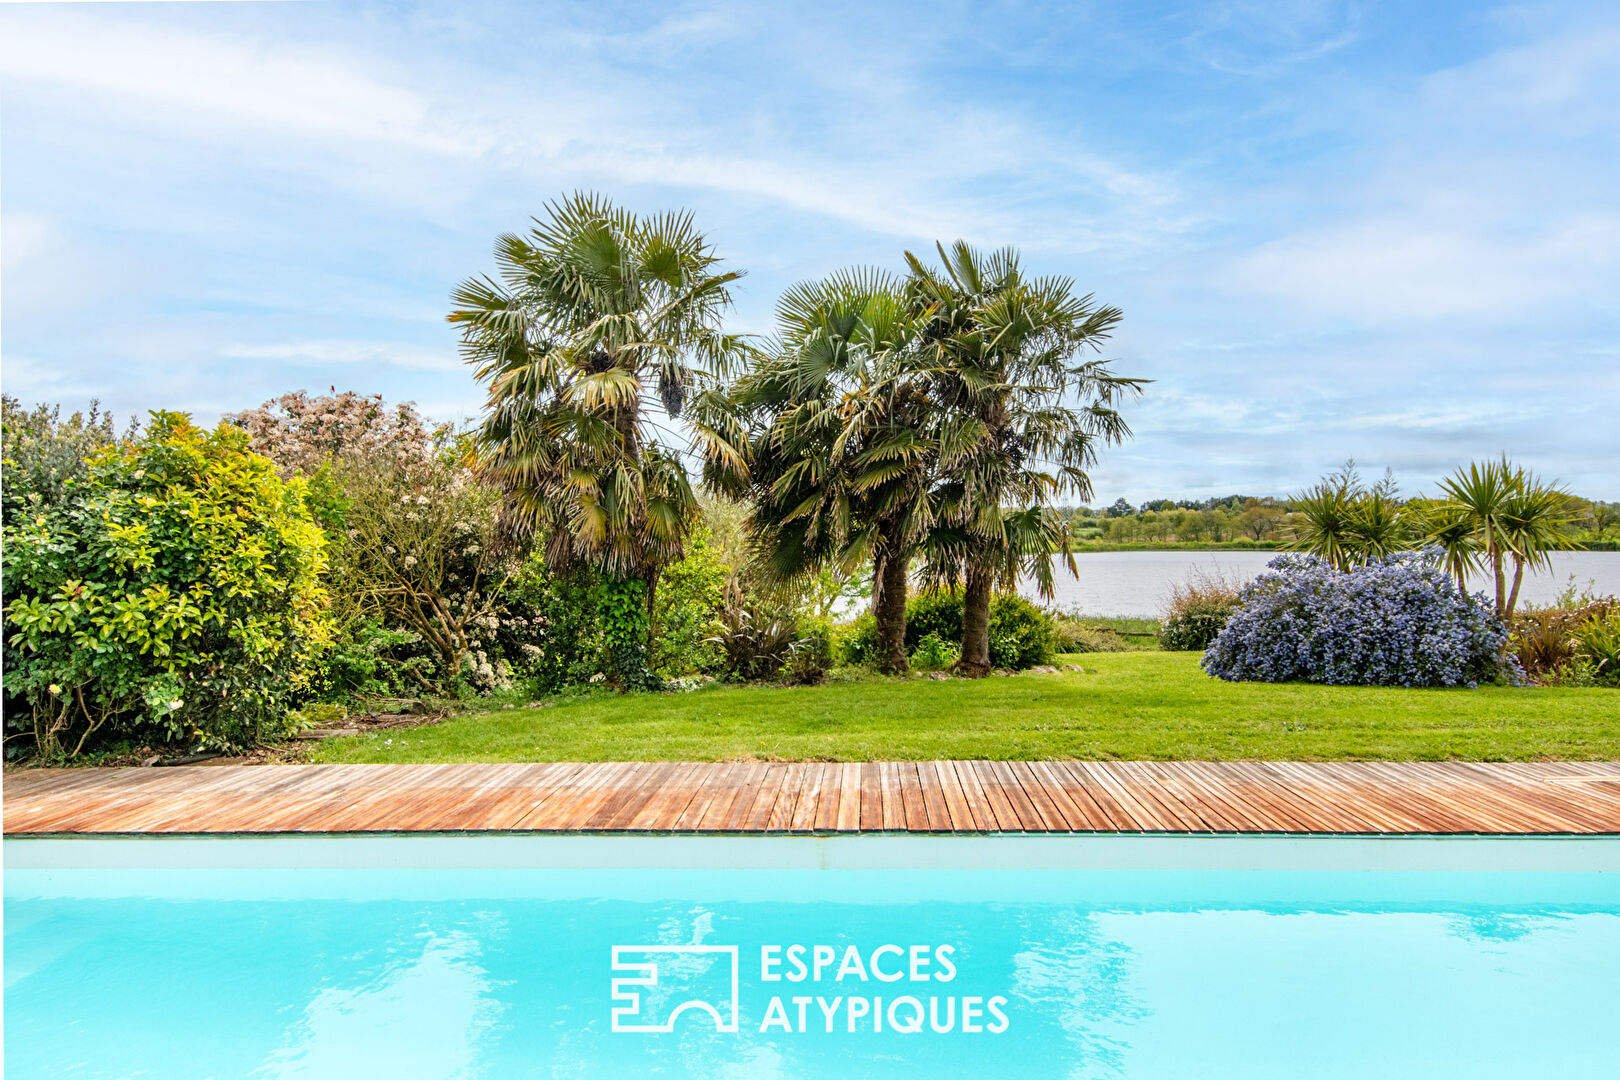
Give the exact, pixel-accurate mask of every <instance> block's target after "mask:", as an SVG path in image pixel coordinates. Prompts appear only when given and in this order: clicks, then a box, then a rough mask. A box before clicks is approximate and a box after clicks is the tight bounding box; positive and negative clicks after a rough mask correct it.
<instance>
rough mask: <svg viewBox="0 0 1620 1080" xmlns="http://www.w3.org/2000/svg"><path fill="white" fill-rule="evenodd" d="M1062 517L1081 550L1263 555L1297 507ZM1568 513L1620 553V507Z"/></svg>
mask: <svg viewBox="0 0 1620 1080" xmlns="http://www.w3.org/2000/svg"><path fill="white" fill-rule="evenodd" d="M1422 501H1423V500H1421V499H1410V500H1401V502H1402V503H1405V502H1413V503H1416V502H1422ZM1062 513H1064V514H1065V515H1066V516H1067V517H1068V520H1069V525H1070V529H1071V533H1072V535H1073V538H1074V540H1075V542H1076V544H1077V545H1079V546H1080V547H1081V548H1082V549H1083V550H1085V551H1134V550H1152V549H1153V548H1155V547H1162V546H1164V545H1166V544H1174V545H1177V546H1182V547H1208V548H1211V549H1215V550H1220V549H1223V548H1235V549H1238V550H1242V549H1245V548H1248V549H1254V550H1264V549H1267V548H1275V547H1281V546H1284V545H1286V544H1288V543H1289V542H1290V541H1291V540H1292V539H1293V538H1294V535H1295V529H1294V526H1295V515H1296V514H1298V513H1299V505H1298V503H1297V502H1296V501H1295V500H1294V499H1292V498H1277V497H1274V496H1270V495H1226V496H1222V497H1219V498H1209V499H1148V500H1147V501H1145V502H1143V503H1141V504H1140V505H1132V504H1131V503H1130V502H1129V501H1127V500H1125V499H1123V498H1121V499H1116V500H1115V501H1114V502H1113V503H1112V504H1110V505H1108V506H1105V507H1102V508H1100V509H1099V508H1095V507H1091V506H1072V507H1065V508H1063V510H1062ZM1568 513H1569V517H1570V521H1569V523H1568V524H1567V526H1566V529H1567V531H1568V534H1569V535H1570V536H1571V537H1572V538H1573V539H1576V540H1578V541H1579V542H1580V543H1581V545H1582V546H1583V547H1585V548H1586V549H1587V550H1589V551H1620V503H1614V502H1604V501H1601V500H1596V499H1585V498H1581V497H1580V496H1576V495H1571V496H1569V498H1568Z"/></svg>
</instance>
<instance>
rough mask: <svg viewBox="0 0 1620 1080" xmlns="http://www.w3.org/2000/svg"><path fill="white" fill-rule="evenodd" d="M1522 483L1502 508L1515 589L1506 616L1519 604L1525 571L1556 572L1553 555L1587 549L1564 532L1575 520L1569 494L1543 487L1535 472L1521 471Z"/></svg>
mask: <svg viewBox="0 0 1620 1080" xmlns="http://www.w3.org/2000/svg"><path fill="white" fill-rule="evenodd" d="M1517 479H1518V483H1517V484H1516V485H1515V490H1514V492H1513V494H1512V496H1511V497H1509V499H1508V500H1507V505H1506V506H1504V507H1503V508H1502V526H1503V534H1504V537H1505V539H1506V541H1507V548H1508V554H1509V556H1510V557H1511V558H1512V560H1513V587H1512V588H1511V589H1510V590H1509V591H1508V598H1507V607H1506V609H1505V610H1504V612H1503V614H1504V615H1512V614H1513V609H1514V608H1515V607H1517V606H1518V603H1519V586H1520V585H1522V584H1523V583H1524V571H1525V568H1526V567H1528V568H1529V569H1531V570H1537V569H1543V570H1550V569H1552V552H1554V551H1568V550H1570V549H1572V548H1578V547H1583V546H1584V545H1582V544H1580V543H1577V542H1576V541H1575V540H1574V539H1573V538H1572V537H1570V535H1569V534H1568V533H1567V532H1565V531H1564V528H1565V526H1567V525H1569V524H1571V523H1572V522H1573V521H1574V520H1575V515H1574V513H1573V512H1572V507H1571V505H1570V494H1569V492H1568V491H1566V490H1564V489H1563V488H1560V487H1558V486H1556V485H1554V484H1543V483H1542V482H1541V480H1540V478H1539V477H1537V476H1536V475H1535V474H1534V473H1531V472H1525V471H1523V470H1518V471H1517Z"/></svg>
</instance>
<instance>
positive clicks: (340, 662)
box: [304, 619, 432, 714]
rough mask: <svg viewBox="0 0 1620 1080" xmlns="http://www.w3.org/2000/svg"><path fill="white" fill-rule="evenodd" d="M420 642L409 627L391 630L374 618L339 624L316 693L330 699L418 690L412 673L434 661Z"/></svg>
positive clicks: (410, 692) (322, 665)
mask: <svg viewBox="0 0 1620 1080" xmlns="http://www.w3.org/2000/svg"><path fill="white" fill-rule="evenodd" d="M421 641H422V639H421V638H420V637H419V636H417V635H416V634H414V633H412V632H411V631H409V630H391V629H389V628H388V627H386V626H384V625H382V624H381V623H379V622H377V621H376V620H375V619H360V620H358V621H356V622H352V623H349V624H348V625H346V626H342V627H339V628H337V629H336V630H334V632H333V635H332V645H331V647H330V648H329V649H327V650H326V653H325V655H324V656H323V657H322V658H321V667H320V675H319V677H318V678H317V679H316V686H317V693H318V694H319V695H320V697H321V698H323V699H324V700H325V701H327V702H338V701H348V700H351V699H364V698H368V697H406V696H408V695H410V694H412V693H414V692H415V691H416V690H417V686H416V684H414V683H412V682H408V681H407V680H408V679H409V678H410V677H411V673H412V672H414V671H416V670H418V669H420V668H423V667H426V666H429V665H431V663H432V661H431V659H430V658H429V657H428V656H427V655H426V654H425V653H423V652H422V650H421V649H420V648H417V646H419V645H420V644H421ZM304 712H305V713H306V714H307V713H308V712H309V710H308V709H305V710H304Z"/></svg>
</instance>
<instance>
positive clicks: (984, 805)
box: [946, 761, 1000, 832]
mask: <svg viewBox="0 0 1620 1080" xmlns="http://www.w3.org/2000/svg"><path fill="white" fill-rule="evenodd" d="M946 764H948V765H949V766H950V767H951V768H952V769H954V770H955V772H956V778H957V781H958V782H959V783H960V784H961V785H962V797H963V799H965V800H966V802H967V807H968V812H969V813H970V814H971V815H972V818H973V828H974V831H976V832H995V831H997V830H998V829H999V828H1000V826H999V825H997V824H996V812H995V811H994V810H993V809H991V806H990V800H989V799H987V798H986V797H985V794H984V785H983V784H981V783H979V776H978V774H977V773H976V772H974V771H973V763H972V762H971V761H950V762H946Z"/></svg>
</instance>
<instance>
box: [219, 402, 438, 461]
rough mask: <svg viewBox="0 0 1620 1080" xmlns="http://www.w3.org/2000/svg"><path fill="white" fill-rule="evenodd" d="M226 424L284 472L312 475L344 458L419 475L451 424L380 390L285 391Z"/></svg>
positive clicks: (234, 415) (228, 418)
mask: <svg viewBox="0 0 1620 1080" xmlns="http://www.w3.org/2000/svg"><path fill="white" fill-rule="evenodd" d="M225 422H226V423H229V424H233V425H235V426H236V427H239V428H241V429H242V430H243V431H245V432H247V436H248V448H249V449H251V450H252V451H253V452H254V453H258V454H263V455H264V456H265V457H267V458H269V459H270V460H271V461H274V462H275V463H276V466H277V467H278V468H279V469H280V470H281V472H282V475H283V476H292V475H293V474H294V473H302V474H303V475H305V476H313V475H315V473H317V472H318V471H319V470H320V468H321V467H322V466H323V465H327V464H340V463H343V462H350V463H358V464H362V465H364V466H366V467H378V466H381V467H384V468H388V469H395V470H401V471H404V472H407V473H415V472H418V471H421V470H424V469H426V468H428V467H430V466H431V465H432V463H433V459H434V456H435V454H436V453H437V451H438V449H439V447H440V446H441V445H442V444H443V443H444V441H445V440H446V439H447V438H448V437H449V435H450V433H451V425H449V424H438V425H436V426H434V427H432V428H429V427H428V425H427V423H426V422H425V421H424V420H423V419H422V417H421V415H420V414H419V413H417V411H416V406H415V405H414V404H412V403H411V402H408V401H403V402H399V403H397V404H395V405H393V406H388V405H385V404H383V399H382V395H381V394H356V393H354V392H352V391H348V390H345V391H344V392H343V393H340V394H330V395H325V394H323V395H319V396H315V397H311V396H310V395H309V394H307V393H305V392H304V391H302V390H297V391H294V392H293V393H290V394H282V395H281V396H280V397H278V398H274V399H272V400H270V401H267V402H265V403H264V404H263V405H260V406H259V407H258V408H257V409H246V410H244V411H242V412H238V413H227V414H226V415H225Z"/></svg>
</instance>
